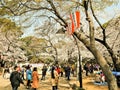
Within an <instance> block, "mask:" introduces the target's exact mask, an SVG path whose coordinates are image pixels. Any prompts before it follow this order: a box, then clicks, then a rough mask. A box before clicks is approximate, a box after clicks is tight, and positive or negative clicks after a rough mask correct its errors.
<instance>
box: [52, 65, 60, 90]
mask: <svg viewBox="0 0 120 90" xmlns="http://www.w3.org/2000/svg"><path fill="white" fill-rule="evenodd" d="M58 80H59V75H58V73H57V71H56V70H55V67H54V66H53V67H52V69H51V82H52V90H58Z"/></svg>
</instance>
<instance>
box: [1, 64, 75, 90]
mask: <svg viewBox="0 0 120 90" xmlns="http://www.w3.org/2000/svg"><path fill="white" fill-rule="evenodd" d="M41 72H42V73H41V75H39V73H38V67H33V66H32V65H30V64H29V65H27V66H24V65H23V66H19V65H15V66H14V67H13V66H12V67H5V68H4V70H3V78H5V79H10V82H11V86H12V90H18V87H19V86H20V84H23V85H24V86H25V87H26V89H32V90H37V88H38V87H39V84H40V83H39V82H40V81H42V80H45V79H46V75H47V72H49V74H50V76H51V88H52V90H58V83H59V79H60V78H59V77H65V78H66V80H68V81H69V80H70V74H71V73H72V74H74V72H75V70H74V68H73V66H70V65H69V64H65V65H63V66H60V65H52V66H50V69H48V66H47V65H43V67H42V68H41ZM40 76H41V77H40ZM73 76H74V75H73Z"/></svg>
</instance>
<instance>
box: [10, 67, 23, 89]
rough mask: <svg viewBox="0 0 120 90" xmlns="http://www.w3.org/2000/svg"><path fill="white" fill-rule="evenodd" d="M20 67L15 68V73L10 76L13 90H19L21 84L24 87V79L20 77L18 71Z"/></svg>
mask: <svg viewBox="0 0 120 90" xmlns="http://www.w3.org/2000/svg"><path fill="white" fill-rule="evenodd" d="M17 69H18V67H17V66H15V67H14V71H13V72H12V73H11V75H10V82H11V86H12V90H18V87H19V86H20V83H22V84H23V85H24V82H23V81H22V78H21V77H20V73H19V72H18V71H17Z"/></svg>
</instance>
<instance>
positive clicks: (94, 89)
mask: <svg viewBox="0 0 120 90" xmlns="http://www.w3.org/2000/svg"><path fill="white" fill-rule="evenodd" d="M2 82H3V83H2ZM24 82H25V83H26V81H24ZM6 83H8V85H7V86H4V85H5V84H6ZM39 83H40V84H39V85H40V86H39V88H38V90H52V87H51V82H50V76H47V77H46V80H44V81H41V80H40V82H39ZM73 84H76V85H78V86H79V82H78V80H77V79H76V77H71V80H70V81H67V80H66V79H65V78H64V77H60V79H59V87H58V88H59V90H73V89H72V86H73ZM83 88H84V89H85V90H108V87H107V85H105V86H101V85H95V84H94V83H93V77H85V78H83ZM0 90H12V89H11V85H10V82H9V79H8V80H4V79H1V80H0ZM18 90H28V89H26V86H23V85H21V86H20V87H19V89H18ZM118 90H120V88H119V89H118Z"/></svg>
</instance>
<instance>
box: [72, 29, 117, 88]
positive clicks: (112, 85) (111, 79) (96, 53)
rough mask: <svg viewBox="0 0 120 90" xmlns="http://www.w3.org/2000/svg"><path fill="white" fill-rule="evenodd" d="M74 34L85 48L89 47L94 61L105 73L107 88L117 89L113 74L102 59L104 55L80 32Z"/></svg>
mask: <svg viewBox="0 0 120 90" xmlns="http://www.w3.org/2000/svg"><path fill="white" fill-rule="evenodd" d="M74 35H75V36H76V37H77V38H78V39H79V40H80V41H81V42H82V43H83V44H84V45H85V46H86V48H88V49H89V51H90V52H91V53H92V54H93V55H94V57H95V59H96V61H97V62H98V64H99V65H100V66H101V69H102V70H103V73H104V74H105V77H106V80H107V82H108V88H109V90H117V83H116V79H115V77H114V76H113V74H112V72H111V70H110V67H109V66H108V64H107V62H106V60H105V59H104V57H103V56H102V54H101V53H100V51H98V50H97V49H96V48H95V47H93V46H91V45H90V41H89V39H87V37H86V36H85V35H84V34H82V33H80V32H77V31H76V32H75V33H74Z"/></svg>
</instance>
